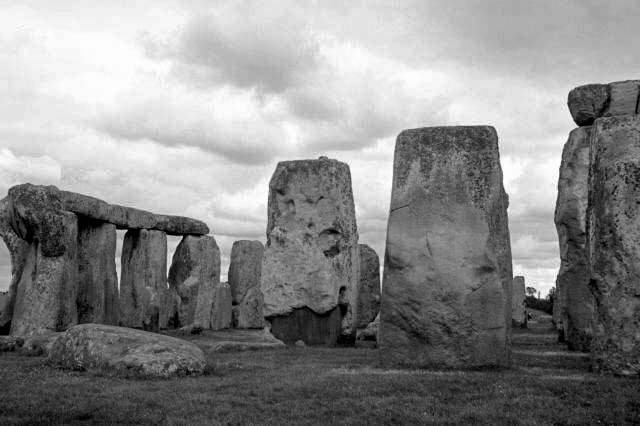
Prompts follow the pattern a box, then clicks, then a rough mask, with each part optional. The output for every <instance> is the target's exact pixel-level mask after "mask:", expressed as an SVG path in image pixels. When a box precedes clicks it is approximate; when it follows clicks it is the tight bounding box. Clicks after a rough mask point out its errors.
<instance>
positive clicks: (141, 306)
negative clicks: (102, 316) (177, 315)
mask: <svg viewBox="0 0 640 426" xmlns="http://www.w3.org/2000/svg"><path fill="white" fill-rule="evenodd" d="M121 263H122V264H121V274H122V276H121V279H120V324H121V325H123V326H125V327H132V328H143V329H145V330H152V331H157V330H159V328H160V317H163V316H165V313H164V312H161V310H162V309H161V308H162V307H163V306H164V303H162V302H163V300H164V298H165V297H166V293H167V235H166V234H165V233H164V232H162V231H152V230H147V229H135V230H134V229H132V230H129V231H127V233H126V234H125V236H124V242H123V245H122V258H121Z"/></svg>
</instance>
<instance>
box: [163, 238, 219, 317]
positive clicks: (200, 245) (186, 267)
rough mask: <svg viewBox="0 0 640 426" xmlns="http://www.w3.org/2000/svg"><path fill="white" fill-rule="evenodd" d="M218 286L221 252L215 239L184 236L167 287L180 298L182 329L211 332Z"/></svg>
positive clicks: (173, 261) (175, 256)
mask: <svg viewBox="0 0 640 426" xmlns="http://www.w3.org/2000/svg"><path fill="white" fill-rule="evenodd" d="M219 283H220V249H219V248H218V244H217V243H216V240H215V238H213V237H212V236H209V235H205V236H193V235H185V236H184V237H183V238H182V241H180V244H178V247H177V248H176V251H175V253H174V254H173V259H172V262H171V268H169V286H170V287H171V289H172V290H175V291H176V292H177V293H178V295H179V296H180V308H179V321H180V325H181V326H189V325H193V326H196V327H200V328H205V329H209V328H211V306H212V304H213V289H214V287H215V286H216V285H217V284H219Z"/></svg>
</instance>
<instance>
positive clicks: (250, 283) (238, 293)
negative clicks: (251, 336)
mask: <svg viewBox="0 0 640 426" xmlns="http://www.w3.org/2000/svg"><path fill="white" fill-rule="evenodd" d="M263 252H264V248H263V247H262V243H261V242H260V241H248V240H241V241H236V242H234V243H233V247H232V248H231V263H230V264H229V274H228V277H229V286H230V287H231V295H232V297H233V304H234V307H233V326H234V327H236V328H263V327H264V299H263V297H262V291H260V276H261V270H262V255H263Z"/></svg>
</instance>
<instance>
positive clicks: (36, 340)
mask: <svg viewBox="0 0 640 426" xmlns="http://www.w3.org/2000/svg"><path fill="white" fill-rule="evenodd" d="M63 334H64V332H55V331H46V332H42V333H36V334H31V335H30V336H27V337H25V339H24V343H23V345H22V347H21V348H20V355H26V356H49V353H51V348H52V347H53V344H54V343H55V342H56V340H57V339H58V337H60V336H62V335H63Z"/></svg>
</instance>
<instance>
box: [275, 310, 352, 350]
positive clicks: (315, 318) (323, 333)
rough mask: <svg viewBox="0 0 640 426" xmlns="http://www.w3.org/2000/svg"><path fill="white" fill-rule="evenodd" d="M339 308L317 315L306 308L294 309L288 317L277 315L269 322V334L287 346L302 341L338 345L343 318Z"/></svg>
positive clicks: (308, 343) (312, 343)
mask: <svg viewBox="0 0 640 426" xmlns="http://www.w3.org/2000/svg"><path fill="white" fill-rule="evenodd" d="M343 311H344V310H343V309H342V308H341V306H336V307H335V308H334V309H332V310H330V311H328V312H325V313H323V314H318V313H316V312H314V311H313V310H311V309H309V308H308V307H306V306H305V307H302V308H298V309H294V310H293V311H292V312H291V313H290V314H288V315H277V316H273V317H271V318H268V320H269V321H270V322H271V333H272V334H273V335H274V336H275V337H276V338H278V339H280V340H282V341H283V342H285V343H286V344H288V345H291V344H293V343H295V342H296V341H298V340H302V341H303V342H304V343H305V344H307V345H324V346H335V345H336V344H338V342H339V339H340V334H341V328H342V318H343V317H344V313H343Z"/></svg>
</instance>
